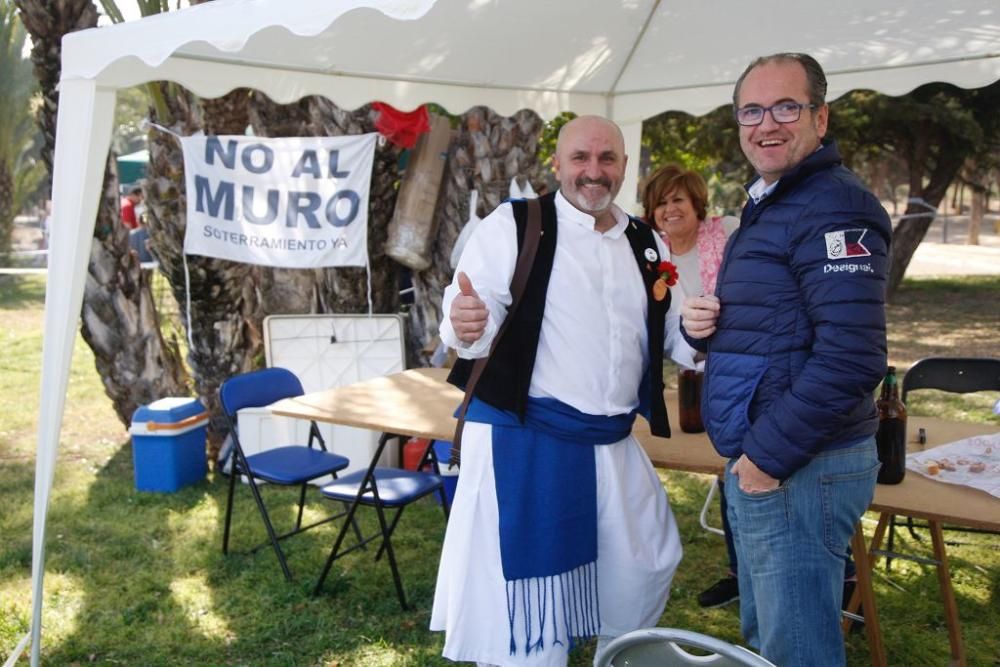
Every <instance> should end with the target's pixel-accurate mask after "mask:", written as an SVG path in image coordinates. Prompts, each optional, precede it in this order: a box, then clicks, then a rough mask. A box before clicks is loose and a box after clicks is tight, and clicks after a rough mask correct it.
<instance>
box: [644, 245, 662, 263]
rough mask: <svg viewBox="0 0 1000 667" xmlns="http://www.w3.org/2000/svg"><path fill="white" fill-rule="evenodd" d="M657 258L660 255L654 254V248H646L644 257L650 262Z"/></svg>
mask: <svg viewBox="0 0 1000 667" xmlns="http://www.w3.org/2000/svg"><path fill="white" fill-rule="evenodd" d="M659 258H660V256H659V255H657V254H656V251H655V250H653V249H652V248H646V259H648V260H649V261H650V262H655V261H656V260H658V259H659Z"/></svg>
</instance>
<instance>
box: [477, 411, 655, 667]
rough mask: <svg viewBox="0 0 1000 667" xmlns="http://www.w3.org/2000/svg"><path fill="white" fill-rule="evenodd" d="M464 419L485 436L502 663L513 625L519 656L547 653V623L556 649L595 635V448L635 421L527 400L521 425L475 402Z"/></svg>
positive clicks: (625, 432)
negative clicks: (503, 595) (499, 583)
mask: <svg viewBox="0 0 1000 667" xmlns="http://www.w3.org/2000/svg"><path fill="white" fill-rule="evenodd" d="M466 419H467V420H468V421H472V422H481V423H486V424H490V425H492V426H493V471H494V478H495V481H496V492H497V504H498V506H499V510H500V559H501V562H502V565H503V575H504V579H505V580H506V582H507V617H508V619H509V621H510V654H511V655H515V654H517V652H518V646H517V642H516V641H515V639H514V636H515V623H518V622H520V623H523V626H524V627H523V630H524V636H525V643H524V647H523V649H524V653H525V655H529V654H531V652H532V651H541V650H543V649H544V648H545V642H544V637H545V627H546V624H547V623H551V624H552V626H551V627H552V628H553V636H554V638H555V639H554V643H556V644H562V643H563V642H562V640H563V639H565V640H566V642H567V644H568V645H569V647H572V646H573V644H574V639H577V638H587V637H594V636H596V635H598V634H599V633H600V603H599V601H598V596H597V468H596V463H595V458H594V446H595V445H608V444H612V443H615V442H618V441H619V440H621V439H622V438H624V437H626V436H627V435H628V434H629V433H630V432H631V430H632V422H633V421H634V419H635V414H634V413H633V414H623V415H616V416H614V417H605V416H603V415H602V416H594V415H588V414H586V413H583V412H580V411H579V410H577V409H575V408H573V407H570V406H569V405H567V404H565V403H562V402H561V401H557V400H555V399H551V398H529V399H528V409H527V412H526V416H525V421H524V423H523V424H522V423H521V422H520V420H518V418H517V416H516V415H515V414H514V413H511V412H505V411H503V410H498V409H496V408H493V407H491V406H490V405H487V404H486V403H483V402H482V401H480V400H478V399H473V401H472V402H471V403H470V404H469V410H468V413H467V415H466ZM559 603H561V604H559ZM557 607H559V608H557ZM518 612H520V614H518ZM518 616H520V621H518V620H517V619H518Z"/></svg>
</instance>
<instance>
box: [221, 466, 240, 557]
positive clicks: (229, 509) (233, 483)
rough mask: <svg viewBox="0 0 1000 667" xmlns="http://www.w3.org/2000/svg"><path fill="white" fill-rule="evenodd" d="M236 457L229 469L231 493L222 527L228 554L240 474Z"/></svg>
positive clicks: (223, 544)
mask: <svg viewBox="0 0 1000 667" xmlns="http://www.w3.org/2000/svg"><path fill="white" fill-rule="evenodd" d="M236 467H237V466H236V457H235V456H234V457H233V463H232V467H231V468H230V470H229V494H228V497H227V499H226V521H225V524H224V525H223V528H222V553H223V555H226V554H228V553H229V524H230V522H231V521H232V517H233V494H234V493H235V491H236V476H237V475H238V474H239V473H238V472H237V471H236Z"/></svg>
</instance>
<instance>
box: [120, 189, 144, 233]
mask: <svg viewBox="0 0 1000 667" xmlns="http://www.w3.org/2000/svg"><path fill="white" fill-rule="evenodd" d="M141 203H142V188H141V187H139V186H138V185H137V186H135V187H134V188H132V189H131V190H129V191H128V194H127V195H125V196H124V197H122V200H121V221H122V224H123V225H125V226H126V227H128V228H129V229H135V228H137V227H138V226H139V220H138V219H137V218H136V215H135V207H136V206H138V205H139V204H141Z"/></svg>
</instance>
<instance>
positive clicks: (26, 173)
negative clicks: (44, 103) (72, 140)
mask: <svg viewBox="0 0 1000 667" xmlns="http://www.w3.org/2000/svg"><path fill="white" fill-rule="evenodd" d="M24 41H25V30H24V26H23V25H22V23H21V19H20V17H19V16H18V14H17V9H16V7H15V6H14V3H13V1H12V0H0V261H3V262H4V264H6V257H7V255H8V254H9V253H10V249H11V235H12V234H13V231H14V217H15V216H16V215H17V214H18V213H20V212H21V210H22V208H23V207H24V205H25V203H26V202H27V198H28V196H29V195H31V194H33V193H34V192H35V190H36V189H37V188H38V185H39V184H40V183H41V181H42V179H43V178H44V177H45V165H44V164H42V162H40V161H38V160H36V159H35V157H34V155H33V150H32V149H33V147H34V142H35V137H36V135H37V134H38V130H37V129H36V128H35V124H34V119H33V115H32V100H33V98H34V97H35V95H36V93H37V91H38V86H37V84H36V82H35V79H34V77H33V76H32V73H31V62H30V61H29V60H27V59H26V58H24V57H23V56H22V55H21V54H22V52H23V51H24Z"/></svg>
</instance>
